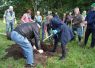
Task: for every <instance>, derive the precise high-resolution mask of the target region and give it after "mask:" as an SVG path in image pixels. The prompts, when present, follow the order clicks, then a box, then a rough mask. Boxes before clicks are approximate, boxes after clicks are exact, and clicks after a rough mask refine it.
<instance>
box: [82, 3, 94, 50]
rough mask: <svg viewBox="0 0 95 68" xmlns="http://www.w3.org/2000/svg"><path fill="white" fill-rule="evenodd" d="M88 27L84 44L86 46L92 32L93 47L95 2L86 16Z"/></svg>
mask: <svg viewBox="0 0 95 68" xmlns="http://www.w3.org/2000/svg"><path fill="white" fill-rule="evenodd" d="M86 21H87V29H86V32H85V40H84V44H85V46H86V44H87V41H88V38H89V35H90V34H92V41H91V46H90V47H91V48H93V47H94V46H95V3H93V4H92V5H91V11H89V12H88V14H87V16H86Z"/></svg>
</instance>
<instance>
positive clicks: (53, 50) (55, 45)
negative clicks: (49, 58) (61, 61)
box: [50, 42, 58, 52]
mask: <svg viewBox="0 0 95 68" xmlns="http://www.w3.org/2000/svg"><path fill="white" fill-rule="evenodd" d="M57 44H58V42H55V43H54V47H53V49H52V50H51V51H50V52H56V49H57V46H58V45H57Z"/></svg>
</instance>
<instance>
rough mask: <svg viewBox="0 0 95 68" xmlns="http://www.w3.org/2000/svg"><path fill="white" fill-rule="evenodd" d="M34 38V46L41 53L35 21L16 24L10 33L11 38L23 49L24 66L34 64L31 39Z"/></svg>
mask: <svg viewBox="0 0 95 68" xmlns="http://www.w3.org/2000/svg"><path fill="white" fill-rule="evenodd" d="M33 38H34V39H35V46H36V48H37V50H38V52H39V53H43V50H41V47H40V38H39V28H38V26H37V24H36V23H23V24H21V25H18V26H17V27H16V28H15V29H14V30H13V31H12V33H11V39H12V40H13V41H15V42H16V43H17V44H19V46H20V47H21V48H22V49H23V51H24V56H25V57H26V61H27V64H26V67H32V66H34V58H33V47H32V44H31V40H32V39H33Z"/></svg>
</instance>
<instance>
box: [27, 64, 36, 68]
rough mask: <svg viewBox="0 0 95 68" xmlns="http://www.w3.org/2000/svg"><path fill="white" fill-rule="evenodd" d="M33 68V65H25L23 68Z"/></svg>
mask: <svg viewBox="0 0 95 68" xmlns="http://www.w3.org/2000/svg"><path fill="white" fill-rule="evenodd" d="M34 67H36V65H35V64H32V65H31V64H26V65H25V68H34Z"/></svg>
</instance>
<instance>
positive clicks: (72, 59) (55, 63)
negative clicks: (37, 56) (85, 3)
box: [0, 20, 95, 68]
mask: <svg viewBox="0 0 95 68" xmlns="http://www.w3.org/2000/svg"><path fill="white" fill-rule="evenodd" d="M1 32H5V24H4V23H2V20H0V33H1ZM90 40H91V38H90V39H89V42H88V44H87V46H86V48H81V47H79V46H78V45H77V41H72V42H70V43H69V44H68V45H67V48H68V54H67V57H66V59H65V60H64V61H59V60H58V58H59V55H60V54H57V55H55V56H54V57H51V58H49V59H48V60H47V64H46V67H43V66H42V65H41V64H38V65H37V67H36V68H95V48H94V49H88V47H89V45H90ZM13 43H14V42H12V41H9V40H7V39H6V37H5V36H3V35H0V58H2V57H4V55H5V54H6V52H5V49H6V48H8V47H10V45H11V44H13ZM24 64H25V59H19V60H14V59H13V58H12V57H10V58H8V59H0V68H24Z"/></svg>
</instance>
